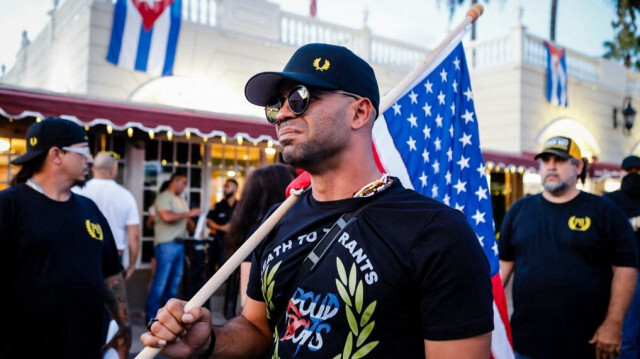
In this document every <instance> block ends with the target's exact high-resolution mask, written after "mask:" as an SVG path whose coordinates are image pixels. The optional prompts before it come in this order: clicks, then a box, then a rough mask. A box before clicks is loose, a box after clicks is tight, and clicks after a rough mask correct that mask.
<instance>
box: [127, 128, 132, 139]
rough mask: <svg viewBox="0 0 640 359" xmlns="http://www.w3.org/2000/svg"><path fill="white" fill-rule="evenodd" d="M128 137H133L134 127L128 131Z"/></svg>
mask: <svg viewBox="0 0 640 359" xmlns="http://www.w3.org/2000/svg"><path fill="white" fill-rule="evenodd" d="M127 135H128V136H129V137H133V127H129V128H128V129H127Z"/></svg>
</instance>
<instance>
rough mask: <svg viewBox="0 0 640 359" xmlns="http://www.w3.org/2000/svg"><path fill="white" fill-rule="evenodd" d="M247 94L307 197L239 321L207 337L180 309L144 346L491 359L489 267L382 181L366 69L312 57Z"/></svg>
mask: <svg viewBox="0 0 640 359" xmlns="http://www.w3.org/2000/svg"><path fill="white" fill-rule="evenodd" d="M245 94H246V96H247V98H248V100H249V101H250V102H251V103H254V104H256V105H260V106H264V107H265V114H266V117H267V120H268V121H269V122H270V123H272V124H274V125H275V126H276V129H277V132H278V138H279V141H280V143H281V145H282V150H283V157H284V159H285V161H286V162H288V163H290V164H292V165H294V166H296V167H299V168H302V169H304V170H306V171H308V172H309V173H310V175H311V189H310V190H307V191H305V192H303V193H302V195H301V197H300V199H299V200H298V201H297V202H296V203H295V204H294V207H293V208H292V210H291V211H289V212H288V213H287V214H285V216H284V217H283V219H282V220H281V221H280V223H278V224H277V225H276V227H275V228H274V230H273V231H272V232H271V233H270V234H269V235H268V236H267V238H266V239H265V240H264V242H263V244H262V245H261V246H259V247H258V249H257V250H256V251H255V252H254V258H253V262H254V263H253V265H252V273H251V277H250V281H249V288H248V291H247V293H248V297H249V298H248V299H247V304H246V306H245V308H244V310H243V312H242V314H241V315H240V316H239V317H237V318H235V319H233V320H231V321H230V322H228V323H227V324H225V325H224V326H222V327H215V328H212V327H211V324H210V323H211V313H210V312H209V311H208V310H206V309H204V308H194V309H192V310H190V311H188V312H186V313H185V312H184V310H183V308H184V305H185V303H186V302H183V301H179V300H175V299H174V300H171V301H170V302H169V303H167V305H166V306H165V307H164V308H162V309H160V310H159V311H158V314H157V316H156V318H155V321H153V322H152V323H151V324H150V326H149V328H150V332H149V333H145V334H143V336H142V337H141V339H142V342H143V343H144V344H145V345H147V346H151V347H161V346H164V348H163V351H162V353H163V354H164V355H166V356H169V357H188V356H192V355H194V354H199V355H201V357H206V358H208V357H227V356H228V357H252V356H265V355H268V356H269V357H271V356H279V357H292V356H294V355H297V356H300V357H322V358H331V357H336V356H337V357H342V358H347V357H351V356H355V357H385V358H395V357H403V358H423V357H425V356H427V357H429V358H463V359H464V358H489V356H490V352H491V331H492V329H493V321H494V315H493V308H492V294H491V282H490V271H489V270H490V267H489V265H488V264H487V260H486V258H485V255H484V254H483V251H482V248H481V246H480V244H479V241H478V239H477V237H476V234H475V233H474V231H473V229H472V228H471V226H470V225H469V223H468V221H467V219H466V218H465V216H464V215H463V214H462V213H461V212H460V211H456V210H454V209H452V208H450V207H448V206H446V205H444V204H442V203H440V202H437V201H435V200H432V199H429V198H426V197H424V196H422V195H420V194H418V193H416V192H414V191H412V190H408V189H405V188H404V187H403V185H402V184H401V183H400V180H399V179H398V178H396V177H391V176H389V175H387V174H383V173H381V171H380V170H379V168H378V166H377V164H376V161H375V156H374V153H373V149H372V146H371V143H372V128H373V124H374V121H375V119H376V117H377V112H378V107H379V102H380V101H379V93H378V85H377V81H376V78H375V75H374V73H373V69H372V68H371V67H370V66H369V65H368V64H367V63H366V62H365V61H364V60H362V59H361V58H359V57H357V56H356V55H355V54H353V53H352V52H351V51H349V50H348V49H346V48H344V47H340V46H333V45H326V44H309V45H305V46H303V47H301V48H300V49H298V51H296V53H295V54H294V55H293V56H292V58H291V59H290V61H289V63H288V64H287V65H286V66H285V69H284V71H283V72H263V73H260V74H257V75H255V76H254V77H252V78H251V79H250V80H249V82H248V83H247V86H246V88H245ZM308 263H311V265H307V264H308Z"/></svg>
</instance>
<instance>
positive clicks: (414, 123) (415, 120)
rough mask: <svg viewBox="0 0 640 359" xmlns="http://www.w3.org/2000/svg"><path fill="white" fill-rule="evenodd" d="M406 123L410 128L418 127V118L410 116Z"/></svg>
mask: <svg viewBox="0 0 640 359" xmlns="http://www.w3.org/2000/svg"><path fill="white" fill-rule="evenodd" d="M407 121H409V123H410V124H411V127H418V118H417V117H416V116H414V115H413V114H411V116H409V118H408V119H407Z"/></svg>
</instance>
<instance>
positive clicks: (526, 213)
mask: <svg viewBox="0 0 640 359" xmlns="http://www.w3.org/2000/svg"><path fill="white" fill-rule="evenodd" d="M498 247H499V252H500V259H501V260H506V261H515V268H514V282H513V309H514V312H513V316H512V317H511V327H512V330H513V344H514V349H515V350H516V351H518V352H519V353H521V354H523V355H528V356H531V357H534V358H592V357H594V356H595V346H594V345H590V344H589V343H588V341H589V340H590V339H591V337H592V336H593V334H594V333H595V331H596V329H597V328H598V327H599V326H600V324H602V321H603V320H604V318H605V315H606V312H607V308H608V305H609V295H610V292H611V279H612V276H613V272H612V269H611V266H620V267H637V265H638V264H637V246H636V243H635V238H634V236H633V232H632V230H631V226H630V225H629V223H628V222H627V220H626V218H625V216H624V214H623V213H622V211H621V210H620V209H619V208H617V207H616V206H615V205H614V204H613V203H611V202H609V201H607V200H605V199H603V198H600V197H598V196H595V195H592V194H589V193H585V192H580V194H579V195H578V196H577V197H576V198H574V199H572V200H571V201H569V202H566V203H560V204H558V203H552V202H549V201H547V200H545V199H544V197H542V195H541V194H538V195H535V196H531V197H526V198H523V199H521V200H520V201H518V202H516V203H515V204H514V205H513V206H512V207H511V208H510V209H509V211H508V212H507V214H506V216H505V218H504V222H503V224H502V231H501V235H500V240H499V241H498Z"/></svg>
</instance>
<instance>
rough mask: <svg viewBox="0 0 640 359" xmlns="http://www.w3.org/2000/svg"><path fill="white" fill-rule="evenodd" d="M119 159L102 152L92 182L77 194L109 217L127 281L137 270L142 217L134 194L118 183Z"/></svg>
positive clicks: (75, 189)
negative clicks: (94, 204)
mask: <svg viewBox="0 0 640 359" xmlns="http://www.w3.org/2000/svg"><path fill="white" fill-rule="evenodd" d="M119 158H120V156H119V155H118V154H117V153H115V152H106V151H104V152H99V153H98V154H97V155H96V157H95V159H94V161H93V167H92V168H91V171H92V172H93V179H91V180H90V181H88V182H87V184H86V186H85V187H83V188H78V187H75V188H74V191H75V192H76V193H78V194H81V195H83V196H86V197H89V198H90V199H92V200H93V201H94V202H95V203H96V204H97V205H98V208H100V211H101V212H102V214H103V215H104V216H105V217H106V218H107V222H109V227H110V228H111V232H113V238H114V239H115V242H116V247H117V248H118V253H119V254H120V258H121V262H122V266H123V267H125V268H126V269H125V280H127V279H129V278H131V275H132V274H133V271H134V270H135V265H136V261H137V259H138V252H139V251H140V216H139V214H138V206H137V204H136V200H135V198H134V197H133V195H132V194H131V192H129V191H128V190H127V189H126V188H124V187H122V186H121V185H119V184H118V183H117V182H116V181H115V178H116V176H117V175H118V159H119ZM127 253H128V255H126V254H127Z"/></svg>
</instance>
